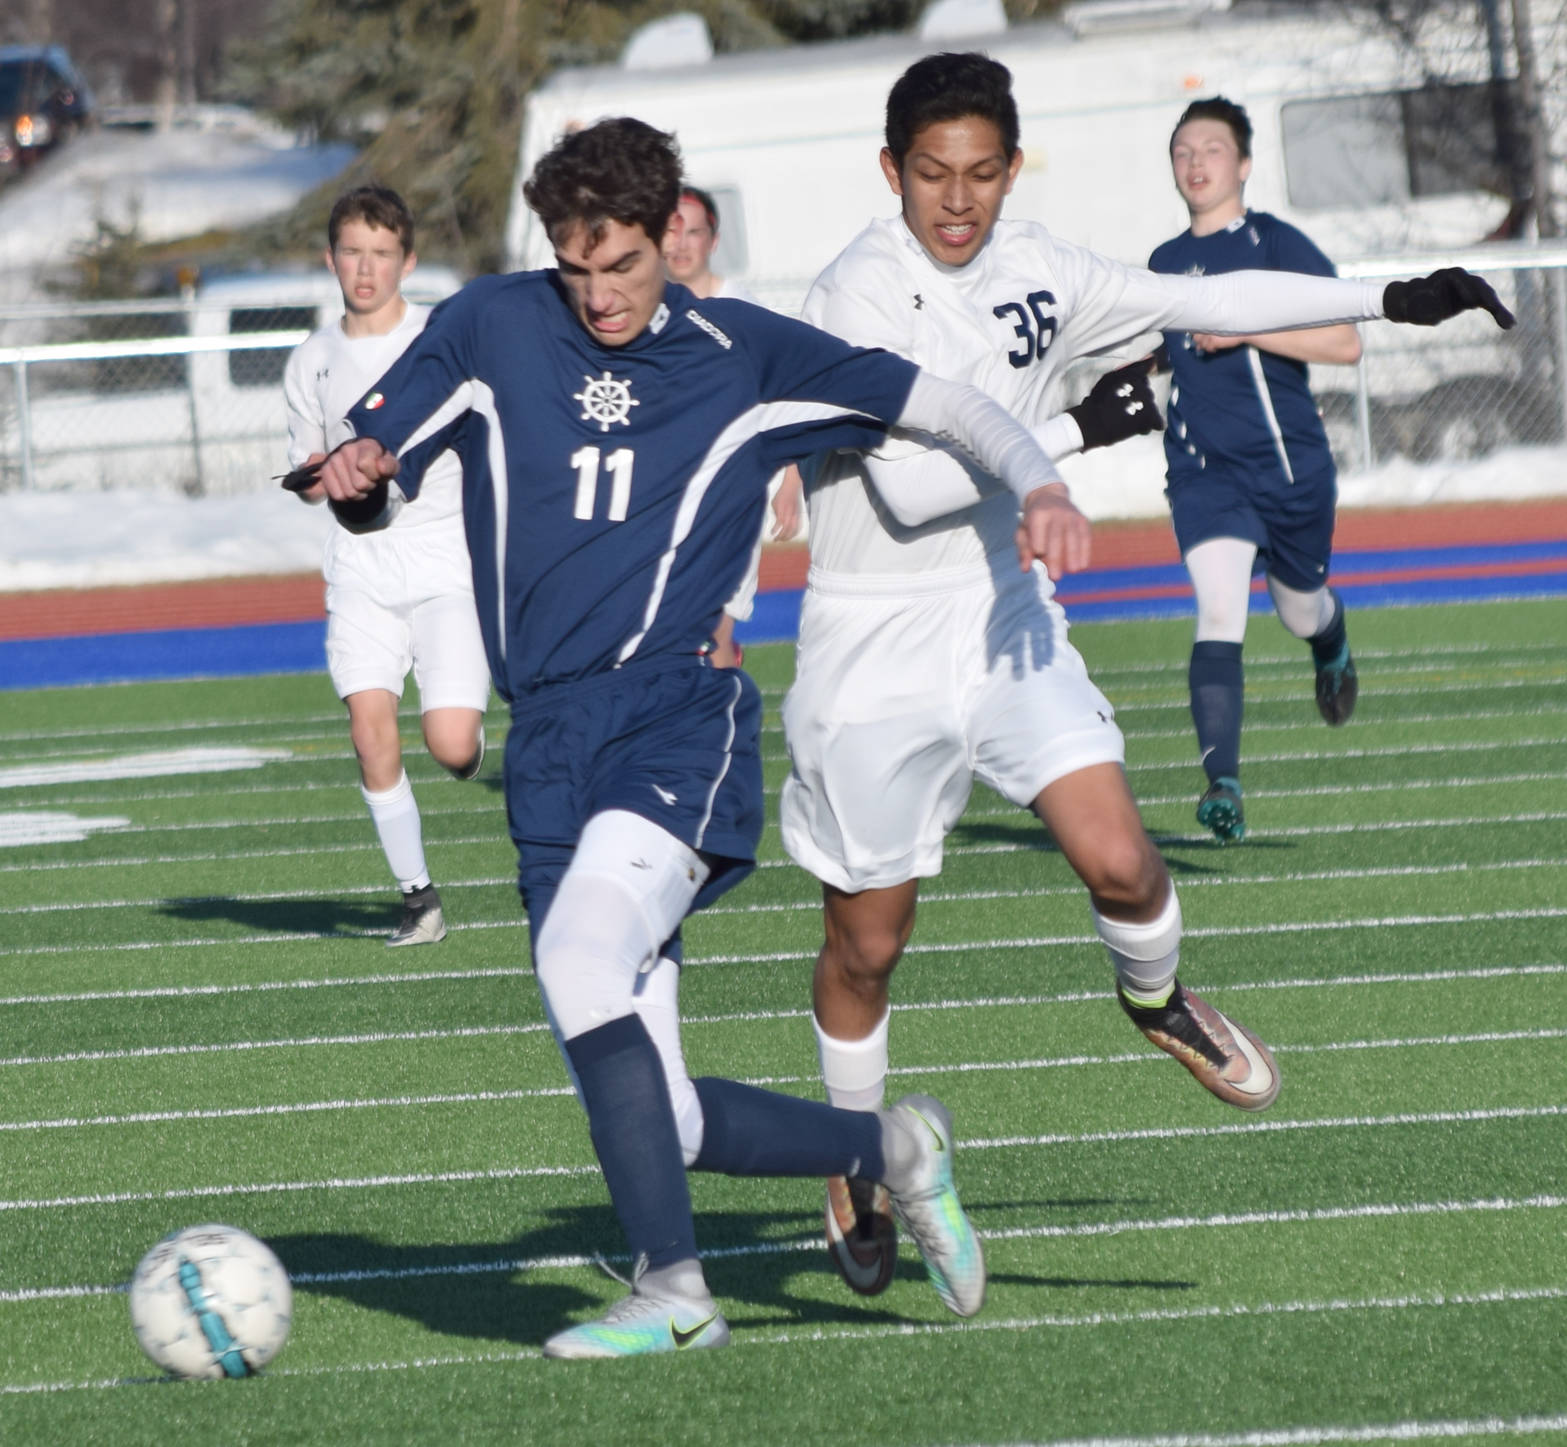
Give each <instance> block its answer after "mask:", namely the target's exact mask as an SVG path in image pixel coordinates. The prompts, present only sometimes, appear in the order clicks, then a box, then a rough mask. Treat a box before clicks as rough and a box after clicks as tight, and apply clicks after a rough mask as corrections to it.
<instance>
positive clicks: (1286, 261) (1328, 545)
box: [1148, 96, 1360, 842]
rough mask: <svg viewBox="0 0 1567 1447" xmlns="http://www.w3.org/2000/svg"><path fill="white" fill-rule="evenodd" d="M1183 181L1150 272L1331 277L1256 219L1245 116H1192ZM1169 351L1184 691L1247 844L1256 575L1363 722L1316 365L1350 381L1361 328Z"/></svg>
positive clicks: (1328, 714)
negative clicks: (1248, 676) (1246, 672)
mask: <svg viewBox="0 0 1567 1447" xmlns="http://www.w3.org/2000/svg"><path fill="white" fill-rule="evenodd" d="M1170 165H1171V169H1172V170H1173V171H1174V173H1175V185H1176V188H1177V189H1178V190H1179V191H1180V193H1181V197H1182V199H1183V200H1184V201H1185V202H1186V207H1187V210H1188V211H1189V212H1190V213H1191V221H1192V224H1191V229H1190V230H1188V231H1185V232H1182V234H1181V235H1179V236H1177V237H1175V238H1174V239H1172V240H1170V241H1166V242H1165V243H1164V244H1163V245H1162V246H1160V247H1159V248H1158V249H1157V250H1155V252H1154V254H1153V256H1152V257H1151V258H1150V260H1149V262H1148V268H1149V270H1150V271H1158V272H1168V273H1173V274H1179V273H1183V272H1184V273H1186V274H1187V275H1193V276H1213V275H1215V274H1217V273H1220V272H1227V271H1296V272H1310V273H1312V274H1314V275H1317V276H1332V275H1333V274H1334V272H1333V263H1332V262H1330V261H1329V260H1328V259H1327V257H1325V256H1324V255H1323V254H1322V253H1321V252H1320V251H1318V250H1317V248H1316V247H1315V246H1313V245H1312V243H1311V242H1310V241H1309V240H1308V239H1307V238H1306V237H1305V236H1304V235H1303V234H1302V233H1301V232H1299V231H1297V230H1296V229H1295V228H1294V227H1293V226H1290V225H1289V224H1288V223H1286V222H1283V221H1280V220H1279V219H1278V218H1277V217H1275V216H1269V215H1267V214H1266V213H1265V212H1261V211H1250V210H1248V209H1247V207H1246V202H1245V200H1244V197H1243V194H1242V193H1243V191H1244V189H1245V185H1246V178H1247V177H1248V176H1249V175H1250V174H1251V121H1250V120H1249V119H1248V118H1247V116H1246V112H1245V111H1244V110H1243V109H1242V108H1241V107H1240V106H1238V105H1236V104H1234V102H1232V101H1228V100H1226V99H1224V97H1223V96H1213V97H1211V98H1210V99H1207V100H1198V101H1193V102H1192V103H1191V105H1189V106H1187V108H1186V110H1185V112H1184V113H1183V114H1182V116H1181V119H1180V121H1179V122H1178V123H1177V124H1176V127H1175V131H1174V134H1172V135H1171V137H1170ZM1165 349H1166V351H1167V352H1168V354H1169V358H1170V367H1171V371H1172V373H1173V380H1172V388H1171V392H1170V409H1169V412H1170V415H1169V429H1168V431H1166V433H1165V439H1164V451H1165V458H1166V460H1167V462H1168V466H1169V473H1168V486H1167V488H1166V493H1167V495H1168V497H1169V499H1170V514H1171V517H1172V519H1173V521H1174V523H1175V536H1176V540H1177V541H1178V542H1179V543H1180V547H1181V555H1182V557H1183V558H1184V559H1185V561H1186V570H1187V572H1188V573H1189V574H1190V575H1191V580H1192V588H1193V590H1194V591H1195V593H1196V595H1197V633H1196V641H1195V642H1194V643H1193V644H1192V653H1191V664H1190V667H1189V670H1188V675H1187V677H1188V683H1189V687H1190V689H1191V703H1192V721H1193V722H1194V723H1195V724H1196V726H1197V746H1198V748H1199V750H1200V751H1201V756H1202V766H1203V769H1204V770H1205V772H1206V773H1207V775H1208V788H1207V792H1206V793H1205V794H1204V795H1203V796H1202V799H1201V800H1200V801H1199V802H1198V805H1197V819H1198V822H1199V823H1201V824H1202V825H1204V826H1205V827H1206V828H1208V829H1211V830H1212V831H1213V833H1214V835H1215V836H1216V837H1217V838H1218V839H1219V840H1220V841H1222V842H1228V841H1231V840H1237V839H1241V838H1243V837H1244V836H1245V833H1246V818H1245V814H1244V812H1243V810H1242V806H1241V784H1240V772H1241V770H1240V761H1241V760H1240V750H1241V699H1242V685H1243V680H1242V665H1241V646H1242V644H1243V642H1244V640H1245V637H1246V613H1247V606H1248V603H1249V601H1250V597H1251V575H1252V572H1253V570H1254V569H1255V568H1256V567H1257V566H1258V564H1259V562H1260V563H1261V566H1262V567H1263V568H1265V569H1266V575H1267V580H1268V592H1269V594H1270V595H1271V596H1272V598H1273V607H1274V610H1275V611H1276V612H1277V613H1278V616H1279V622H1281V623H1282V624H1283V625H1284V626H1285V628H1287V629H1288V630H1289V631H1290V632H1291V633H1293V634H1294V635H1295V636H1296V637H1297V638H1303V639H1305V640H1306V642H1307V643H1308V644H1310V646H1311V655H1312V658H1313V660H1314V661H1315V663H1316V670H1317V708H1318V710H1319V711H1320V712H1321V714H1322V717H1323V718H1324V719H1325V720H1326V721H1327V722H1328V723H1329V724H1333V725H1338V724H1342V723H1345V722H1347V721H1348V719H1349V716H1350V714H1352V713H1353V712H1354V710H1355V696H1356V692H1357V687H1358V685H1357V683H1356V678H1355V664H1354V660H1353V659H1352V658H1351V657H1350V652H1349V637H1348V634H1347V633H1346V631H1345V627H1344V604H1343V603H1342V601H1340V599H1339V597H1338V595H1337V594H1336V593H1335V592H1334V591H1333V590H1332V589H1331V588H1329V587H1328V563H1329V559H1330V558H1331V555H1332V551H1333V505H1334V502H1335V500H1336V497H1337V491H1338V484H1337V477H1336V474H1335V472H1334V468H1333V457H1332V454H1331V453H1330V452H1329V450H1328V439H1327V436H1326V434H1325V433H1324V432H1323V429H1322V419H1321V418H1320V417H1319V416H1318V415H1317V407H1316V403H1315V402H1313V401H1312V398H1311V391H1310V389H1309V387H1308V386H1307V382H1306V364H1307V363H1308V362H1329V363H1338V364H1342V365H1352V364H1353V363H1355V362H1357V361H1359V360H1360V335H1359V333H1358V332H1357V331H1356V330H1355V328H1354V326H1353V325H1352V324H1350V323H1342V324H1340V325H1338V326H1331V327H1319V328H1313V329H1309V330H1304V331H1289V332H1264V333H1260V334H1252V335H1245V336H1216V335H1214V334H1212V333H1209V332H1179V331H1170V332H1166V333H1165Z"/></svg>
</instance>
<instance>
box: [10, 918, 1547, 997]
mask: <svg viewBox="0 0 1567 1447" xmlns="http://www.w3.org/2000/svg"><path fill="white" fill-rule="evenodd" d="M1563 917H1567V905H1541V906H1538V907H1536V908H1531V909H1496V910H1484V911H1474V912H1470V913H1465V914H1407V915H1374V916H1369V917H1365V918H1361V919H1337V920H1291V921H1279V922H1276V923H1272V924H1257V925H1200V926H1196V927H1191V926H1188V927H1187V928H1186V929H1185V930H1184V931H1183V933H1182V938H1183V939H1188V940H1194V939H1234V938H1242V937H1247V936H1266V935H1279V934H1317V933H1321V932H1338V931H1345V930H1366V929H1420V928H1427V927H1430V926H1447V925H1472V924H1496V923H1500V922H1503V921H1518V920H1537V919H1561V918H1563ZM523 923H524V921H523V920H522V918H521V917H518V918H516V919H505V920H465V921H464V922H462V923H461V924H451V925H448V926H447V932H448V933H449V934H450V933H455V932H465V933H466V932H471V931H478V930H520V929H521V927H522V925H523ZM379 938H381V935H380V933H379V932H378V931H376V930H369V929H364V930H351V929H332V930H278V931H276V932H273V933H269V934H264V935H214V936H201V937H198V938H195V939H177V940H122V941H118V942H115V943H105V944H82V943H78V944H63V945H22V946H18V947H16V948H14V949H3V950H0V959H21V958H38V957H43V956H49V957H58V956H61V955H76V954H80V955H95V954H117V953H123V952H132V953H137V952H143V951H148V950H189V949H212V948H215V947H217V946H224V947H229V948H232V947H236V946H241V945H277V944H298V943H299V942H301V941H303V940H358V939H379ZM1099 943H1100V940H1099V937H1098V936H1097V935H1090V934H1069V935H1032V936H1030V935H1025V936H1022V937H1016V938H1001V939H983V940H972V939H969V940H955V941H952V942H950V943H939V944H937V943H928V944H911V945H909V946H908V948H907V949H905V950H904V954H905V955H906V956H907V955H950V954H965V953H968V952H970V951H974V950H1033V949H1058V948H1066V947H1072V946H1079V945H1099ZM818 953H819V950H818V948H817V947H816V946H812V947H810V948H808V949H798V950H769V951H763V952H760V953H747V954H733V955H703V956H699V957H697V956H693V957H690V958H688V959H687V961H686V963H687V964H688V965H690V966H693V967H707V966H715V965H767V964H789V963H792V962H794V961H797V960H814V959H815V958H816V956H817V954H818ZM518 973H521V974H531V973H532V970H531V969H520V970H519V971H518ZM7 1003H11V1002H10V1001H7V1000H6V999H5V998H0V1005H4V1004H7Z"/></svg>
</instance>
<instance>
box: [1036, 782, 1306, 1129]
mask: <svg viewBox="0 0 1567 1447" xmlns="http://www.w3.org/2000/svg"><path fill="white" fill-rule="evenodd" d="M1034 812H1035V814H1037V815H1038V816H1039V818H1040V820H1041V822H1042V823H1043V824H1044V825H1045V827H1046V828H1047V829H1049V830H1050V832H1051V834H1052V835H1053V836H1054V838H1055V841H1056V843H1057V844H1058V845H1059V846H1060V848H1061V852H1062V853H1063V854H1064V855H1065V856H1066V858H1067V862H1068V863H1069V864H1070V865H1071V866H1072V868H1073V869H1074V870H1075V871H1076V872H1077V876H1078V878H1080V879H1081V880H1082V881H1083V883H1084V884H1086V885H1087V886H1088V892H1089V897H1090V899H1091V900H1092V903H1093V914H1094V924H1095V926H1096V927H1097V929H1098V931H1099V937H1100V938H1101V939H1102V940H1103V941H1104V942H1105V946H1106V948H1107V949H1108V950H1109V951H1110V958H1111V960H1112V962H1113V963H1114V965H1115V972H1116V995H1117V997H1118V998H1119V999H1120V1001H1121V1006H1122V1008H1123V1009H1124V1010H1125V1011H1126V1013H1127V1014H1128V1015H1129V1016H1130V1017H1131V1019H1132V1021H1133V1023H1134V1024H1136V1026H1137V1027H1138V1029H1140V1030H1141V1031H1142V1032H1143V1034H1144V1035H1146V1036H1147V1037H1148V1039H1149V1040H1151V1041H1152V1042H1153V1043H1154V1044H1155V1045H1157V1046H1158V1047H1159V1048H1160V1049H1161V1050H1163V1051H1166V1052H1167V1053H1168V1054H1170V1055H1173V1056H1174V1057H1175V1058H1176V1059H1177V1060H1179V1061H1180V1062H1181V1064H1182V1065H1184V1066H1185V1067H1186V1068H1187V1069H1188V1070H1189V1071H1191V1073H1192V1074H1193V1075H1194V1076H1196V1077H1197V1079H1198V1080H1199V1081H1200V1082H1201V1083H1202V1084H1203V1085H1204V1086H1205V1087H1206V1088H1207V1089H1208V1090H1210V1091H1212V1092H1213V1094H1215V1095H1216V1096H1218V1097H1219V1099H1220V1100H1223V1101H1225V1102H1227V1103H1228V1104H1230V1105H1233V1106H1237V1107H1238V1108H1240V1109H1241V1110H1263V1109H1265V1108H1266V1107H1267V1106H1269V1105H1271V1104H1272V1103H1273V1100H1274V1097H1275V1096H1277V1095H1278V1092H1279V1076H1278V1069H1277V1067H1276V1066H1275V1065H1274V1063H1273V1057H1272V1055H1271V1054H1270V1053H1269V1051H1268V1048H1267V1047H1266V1046H1265V1045H1264V1044H1263V1043H1262V1042H1261V1041H1260V1040H1258V1039H1257V1037H1256V1036H1255V1035H1253V1034H1252V1033H1251V1032H1250V1031H1249V1030H1246V1029H1245V1028H1244V1027H1243V1026H1241V1025H1238V1024H1236V1023H1235V1022H1234V1021H1233V1020H1230V1019H1229V1018H1227V1017H1226V1016H1225V1015H1223V1014H1221V1013H1220V1012H1219V1011H1218V1010H1215V1009H1214V1008H1213V1007H1212V1006H1211V1005H1209V1004H1208V1003H1207V1002H1206V1001H1204V1000H1202V999H1200V998H1199V997H1198V996H1196V995H1194V994H1192V993H1191V991H1189V990H1186V989H1183V988H1182V987H1181V984H1180V982H1179V981H1178V980H1177V979H1176V977H1175V967H1176V962H1177V960H1178V959H1179V955H1180V941H1181V912H1180V905H1179V903H1178V901H1177V900H1176V897H1175V887H1174V885H1173V884H1172V883H1171V880H1170V875H1169V871H1168V870H1167V869H1166V868H1165V865H1164V860H1163V859H1162V858H1160V856H1159V851H1158V850H1157V849H1155V848H1154V845H1153V841H1152V840H1151V839H1150V838H1149V837H1148V833H1147V831H1146V830H1145V829H1144V828H1143V823H1142V817H1141V815H1140V814H1139V813H1138V810H1137V801H1136V800H1135V799H1134V798H1133V797H1132V791H1131V788H1130V787H1129V786H1128V784H1127V782H1126V774H1125V772H1124V770H1123V769H1122V768H1121V766H1120V765H1119V764H1094V765H1092V766H1090V767H1088V768H1085V769H1079V770H1077V771H1076V772H1074V773H1071V774H1068V775H1066V776H1065V777H1064V778H1061V779H1057V780H1056V781H1055V782H1054V783H1052V784H1050V785H1047V786H1046V788H1044V789H1043V790H1042V791H1041V792H1040V794H1039V797H1038V798H1036V799H1035V800H1034Z"/></svg>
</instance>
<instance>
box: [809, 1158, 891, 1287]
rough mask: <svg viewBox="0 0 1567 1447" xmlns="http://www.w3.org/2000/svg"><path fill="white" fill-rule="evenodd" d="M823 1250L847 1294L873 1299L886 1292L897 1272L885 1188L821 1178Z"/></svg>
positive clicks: (854, 1179)
mask: <svg viewBox="0 0 1567 1447" xmlns="http://www.w3.org/2000/svg"><path fill="white" fill-rule="evenodd" d="M827 1249H828V1252H829V1253H830V1254H831V1256H832V1264H833V1265H834V1266H836V1267H837V1268H838V1275H840V1276H841V1277H843V1279H844V1280H845V1281H846V1282H847V1283H848V1285H849V1287H850V1289H851V1290H853V1291H857V1292H858V1293H859V1294H860V1295H861V1296H876V1295H878V1294H879V1293H881V1292H883V1291H885V1290H886V1289H887V1283H888V1282H890V1281H891V1280H892V1273H893V1272H894V1271H895V1270H896V1269H897V1266H898V1228H897V1225H896V1224H895V1223H894V1221H893V1219H892V1198H891V1197H890V1196H889V1195H888V1193H887V1188H886V1187H885V1186H879V1185H877V1184H876V1183H875V1182H874V1181H864V1180H861V1179H860V1178H859V1177H858V1176H852V1177H849V1178H847V1179H846V1178H845V1177H843V1176H829V1177H828V1178H827Z"/></svg>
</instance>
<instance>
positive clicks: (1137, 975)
mask: <svg viewBox="0 0 1567 1447" xmlns="http://www.w3.org/2000/svg"><path fill="white" fill-rule="evenodd" d="M1089 909H1090V911H1091V912H1092V914H1093V917H1094V928H1095V929H1096V930H1098V931H1099V938H1100V939H1102V940H1103V941H1104V943H1105V948H1106V949H1107V950H1109V952H1110V961H1111V963H1112V964H1113V965H1114V966H1115V978H1116V981H1117V983H1118V984H1119V985H1120V986H1121V989H1122V991H1123V992H1124V993H1125V994H1127V995H1128V996H1130V997H1131V999H1132V1001H1133V1003H1134V1004H1139V1005H1162V1004H1164V1002H1165V1001H1166V1000H1168V999H1169V998H1170V994H1171V991H1172V990H1173V988H1174V986H1175V967H1176V965H1177V964H1178V963H1179V962H1180V957H1181V902H1180V900H1179V899H1178V898H1177V897H1176V893H1175V887H1174V886H1173V885H1172V886H1171V887H1170V897H1169V898H1168V899H1167V900H1166V901H1165V902H1164V908H1163V909H1162V910H1160V911H1159V914H1158V917H1157V918H1156V919H1151V920H1149V921H1148V923H1147V924H1133V923H1131V922H1130V921H1128V920H1120V919H1106V918H1105V916H1104V915H1102V914H1100V913H1099V911H1098V910H1097V909H1094V908H1093V906H1092V905H1090V906H1089Z"/></svg>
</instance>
